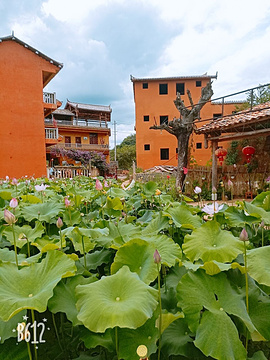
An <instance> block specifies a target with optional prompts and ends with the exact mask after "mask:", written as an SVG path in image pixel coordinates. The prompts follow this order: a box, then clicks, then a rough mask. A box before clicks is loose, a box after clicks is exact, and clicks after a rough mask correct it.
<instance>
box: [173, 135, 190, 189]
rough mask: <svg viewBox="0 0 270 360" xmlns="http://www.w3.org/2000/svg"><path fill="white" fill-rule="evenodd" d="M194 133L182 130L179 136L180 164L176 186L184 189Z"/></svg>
mask: <svg viewBox="0 0 270 360" xmlns="http://www.w3.org/2000/svg"><path fill="white" fill-rule="evenodd" d="M191 133H192V130H191V131H188V130H187V131H182V132H181V133H180V134H178V136H177V142H178V166H177V174H176V184H175V185H176V188H177V189H178V190H181V191H183V185H184V181H185V177H186V175H185V174H184V167H186V168H187V166H188V143H189V138H190V135H191Z"/></svg>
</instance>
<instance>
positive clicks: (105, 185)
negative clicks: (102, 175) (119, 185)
mask: <svg viewBox="0 0 270 360" xmlns="http://www.w3.org/2000/svg"><path fill="white" fill-rule="evenodd" d="M104 187H106V188H107V187H109V184H108V183H107V181H106V180H105V181H104Z"/></svg>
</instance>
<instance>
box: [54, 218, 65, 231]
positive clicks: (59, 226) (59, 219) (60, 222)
mask: <svg viewBox="0 0 270 360" xmlns="http://www.w3.org/2000/svg"><path fill="white" fill-rule="evenodd" d="M63 225H64V224H63V221H62V219H61V218H60V217H59V218H58V219H57V221H56V226H57V227H58V229H61V227H62V226H63Z"/></svg>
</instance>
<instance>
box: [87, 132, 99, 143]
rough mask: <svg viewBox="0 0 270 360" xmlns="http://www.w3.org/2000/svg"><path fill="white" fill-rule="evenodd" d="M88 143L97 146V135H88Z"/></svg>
mask: <svg viewBox="0 0 270 360" xmlns="http://www.w3.org/2000/svg"><path fill="white" fill-rule="evenodd" d="M89 143H90V144H98V134H97V133H90V136H89Z"/></svg>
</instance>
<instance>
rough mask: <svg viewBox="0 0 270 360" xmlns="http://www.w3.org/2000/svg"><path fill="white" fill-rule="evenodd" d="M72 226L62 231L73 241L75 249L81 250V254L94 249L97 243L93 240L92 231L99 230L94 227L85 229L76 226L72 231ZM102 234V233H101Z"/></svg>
mask: <svg viewBox="0 0 270 360" xmlns="http://www.w3.org/2000/svg"><path fill="white" fill-rule="evenodd" d="M70 229H71V228H67V229H65V230H63V231H62V234H63V235H66V236H67V237H68V238H69V239H70V240H71V241H72V243H73V246H74V249H75V250H76V251H79V252H80V253H81V254H83V253H84V252H88V251H90V250H93V249H94V247H95V243H94V242H93V241H91V239H90V236H91V233H92V232H94V233H96V232H97V231H95V230H92V229H83V228H78V227H75V228H73V229H72V230H71V231H69V230H70ZM100 235H101V234H100Z"/></svg>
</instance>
